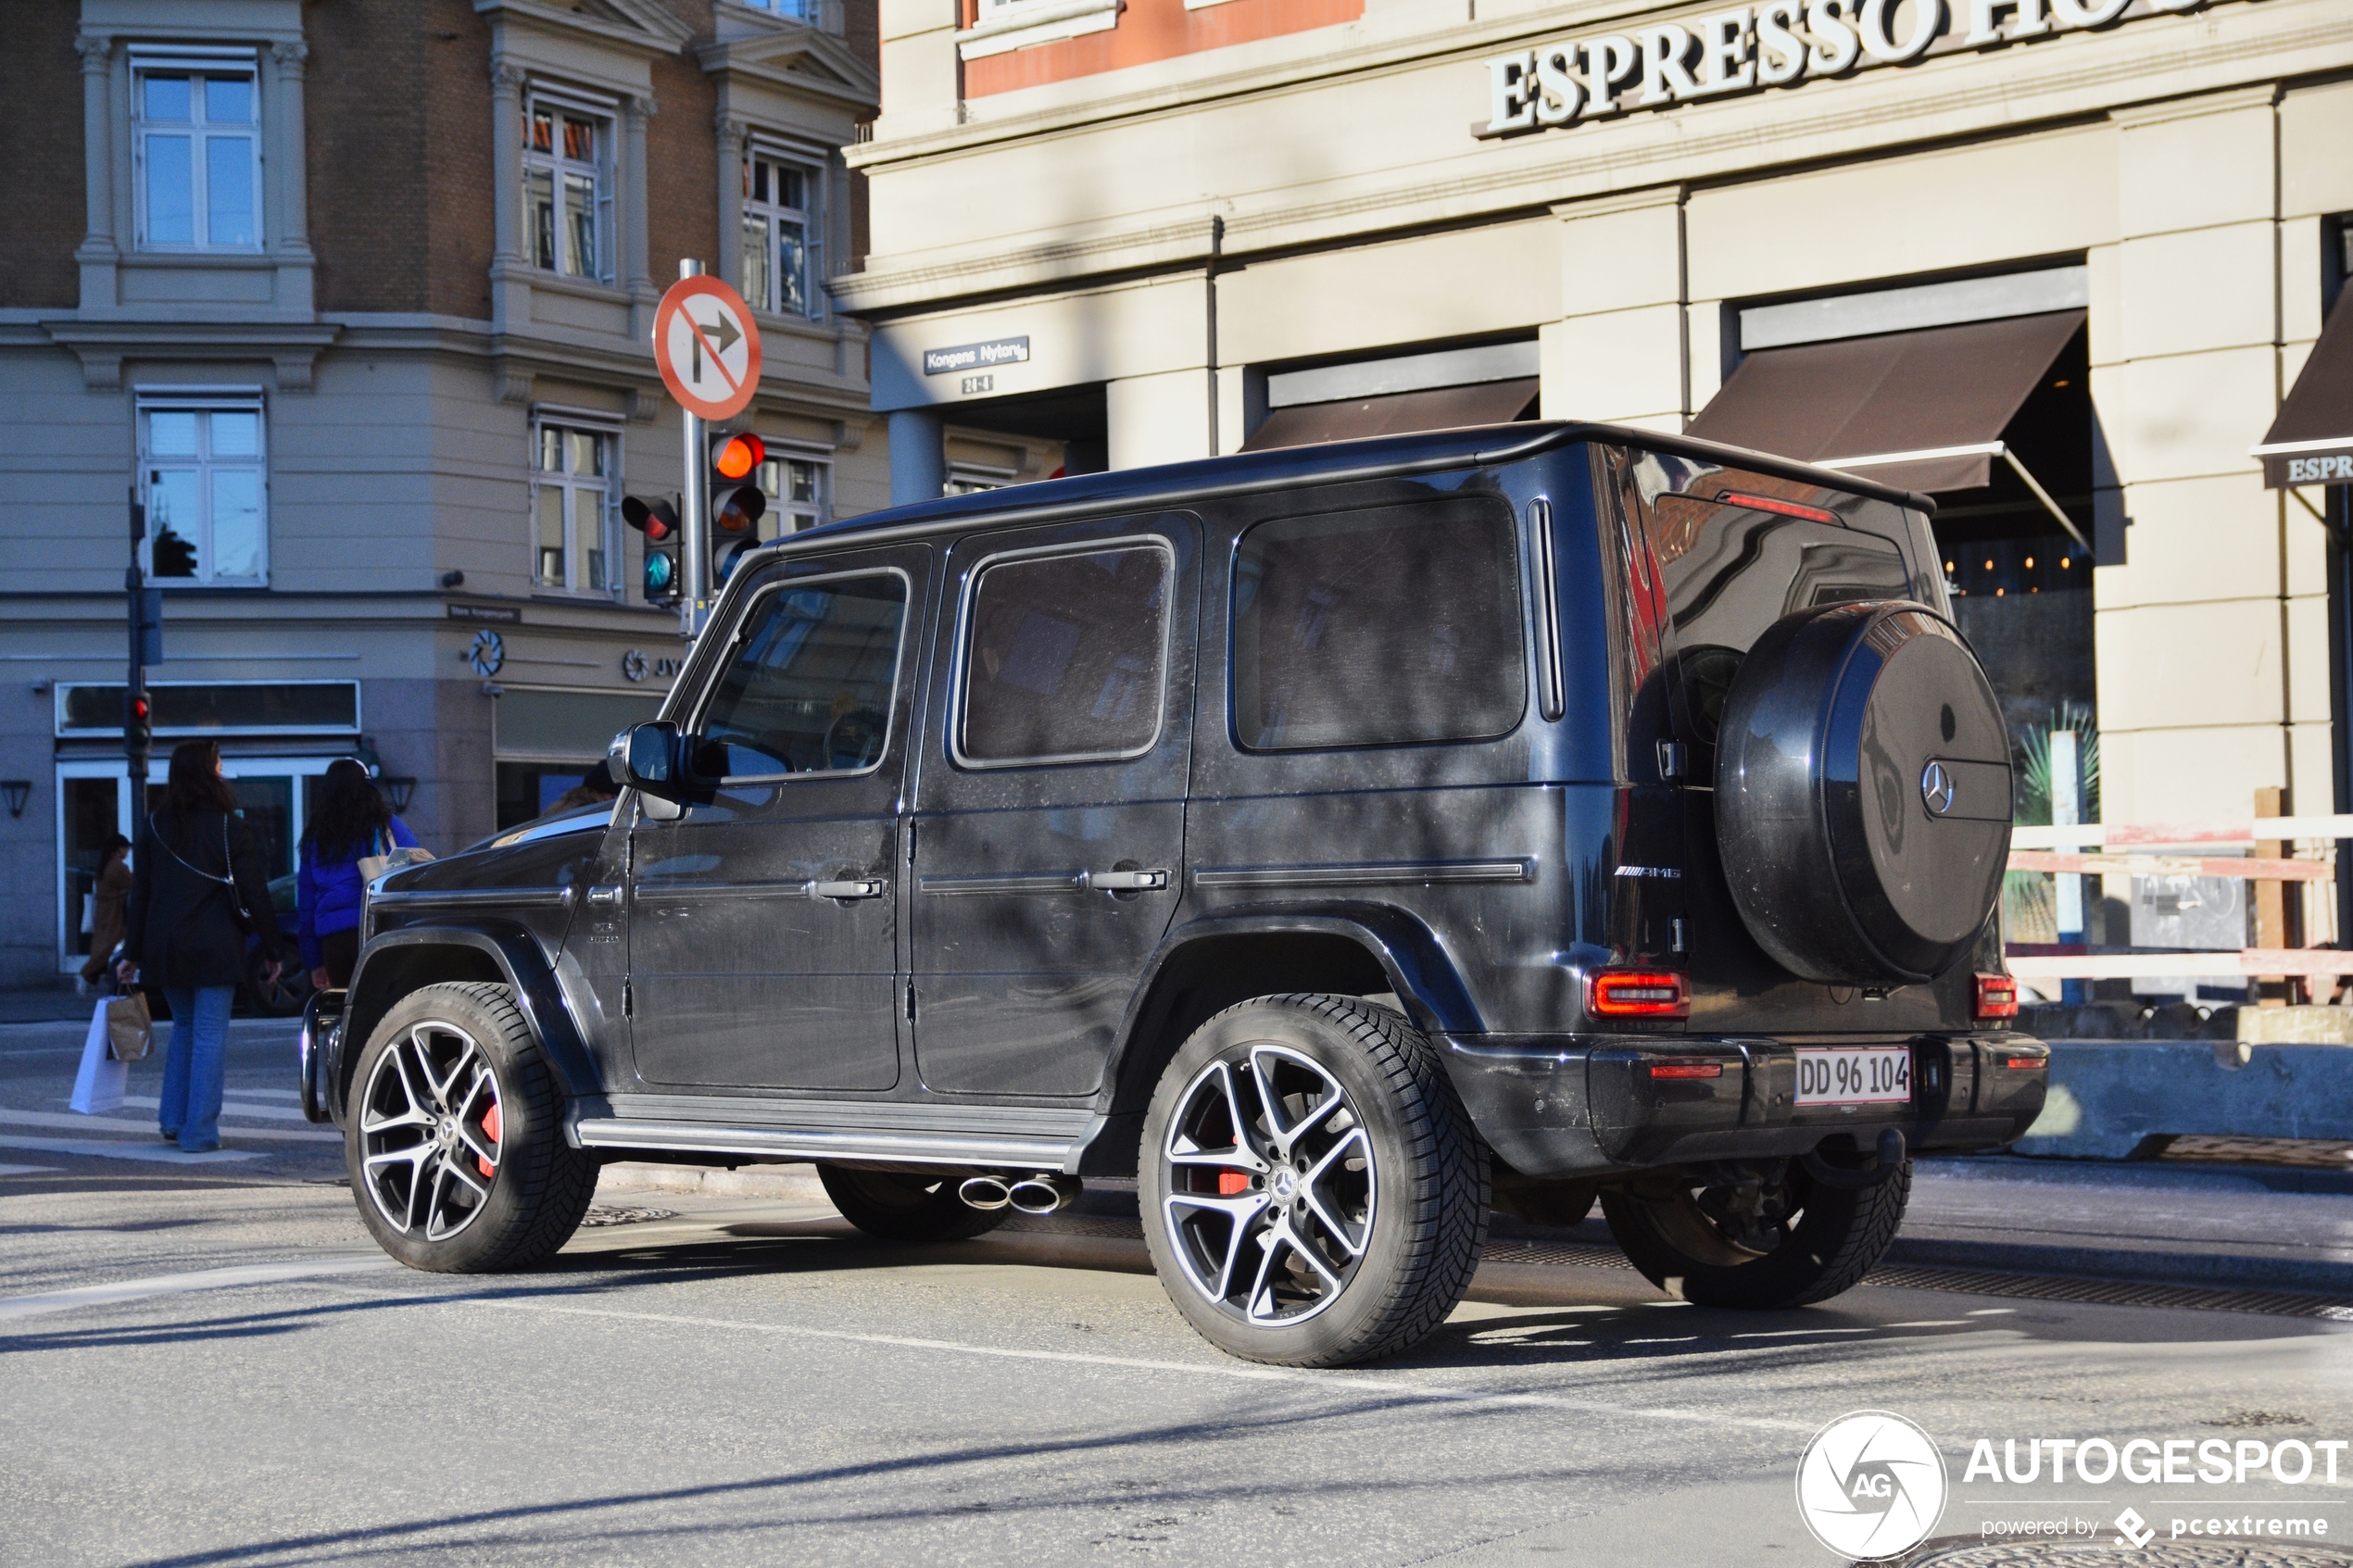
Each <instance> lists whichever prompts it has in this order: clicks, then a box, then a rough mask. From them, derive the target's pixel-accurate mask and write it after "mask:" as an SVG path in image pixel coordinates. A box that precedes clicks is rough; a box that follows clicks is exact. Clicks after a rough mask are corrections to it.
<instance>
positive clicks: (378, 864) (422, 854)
mask: <svg viewBox="0 0 2353 1568" xmlns="http://www.w3.org/2000/svg"><path fill="white" fill-rule="evenodd" d="M373 847H374V849H375V853H374V854H372V855H362V856H360V857H359V885H360V886H362V887H365V886H367V885H368V884H370V883H371V882H373V881H375V880H376V878H378V877H380V876H382V875H384V872H396V871H398V870H400V869H401V868H402V867H404V866H421V865H423V864H424V863H425V862H426V861H427V860H430V859H433V851H432V850H430V849H420V848H417V847H414V846H411V845H406V844H394V843H392V842H391V835H390V834H387V833H386V832H385V831H384V829H382V828H378V829H377V830H376V841H375V844H374V846H373Z"/></svg>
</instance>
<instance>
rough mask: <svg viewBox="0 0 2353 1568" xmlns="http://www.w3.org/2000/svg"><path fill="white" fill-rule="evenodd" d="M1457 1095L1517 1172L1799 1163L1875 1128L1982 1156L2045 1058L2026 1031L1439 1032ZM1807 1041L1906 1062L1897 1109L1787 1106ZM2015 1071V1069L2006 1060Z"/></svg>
mask: <svg viewBox="0 0 2353 1568" xmlns="http://www.w3.org/2000/svg"><path fill="white" fill-rule="evenodd" d="M1438 1040H1439V1044H1440V1047H1441V1049H1443V1050H1444V1051H1445V1053H1446V1066H1447V1071H1448V1073H1449V1075H1450V1076H1451V1077H1452V1078H1453V1082H1454V1088H1455V1091H1456V1092H1457V1093H1458V1094H1459V1095H1461V1097H1462V1099H1463V1104H1464V1106H1465V1108H1466V1109H1467V1110H1469V1112H1470V1116H1471V1121H1472V1123H1474V1124H1475V1125H1476V1126H1477V1127H1478V1131H1479V1135H1481V1136H1482V1137H1484V1138H1485V1139H1486V1140H1487V1142H1488V1145H1489V1147H1490V1148H1493V1149H1494V1151H1495V1153H1496V1154H1497V1155H1498V1156H1499V1157H1500V1158H1501V1159H1502V1160H1504V1163H1505V1164H1507V1165H1509V1166H1511V1167H1512V1169H1514V1170H1515V1171H1517V1172H1519V1173H1521V1174H1523V1175H1529V1176H1590V1175H1595V1174H1606V1173H1611V1172H1615V1171H1636V1170H1644V1169H1648V1168H1651V1167H1655V1166H1660V1165H1675V1164H1681V1163H1685V1162H1688V1161H1693V1160H1769V1159H1777V1158H1782V1157H1786V1156H1792V1155H1798V1154H1804V1153H1806V1152H1807V1151H1808V1150H1810V1149H1812V1148H1815V1147H1816V1146H1817V1145H1818V1144H1820V1143H1821V1142H1822V1140H1823V1139H1825V1138H1828V1137H1831V1136H1834V1135H1839V1134H1853V1135H1856V1145H1857V1147H1858V1148H1864V1149H1869V1148H1870V1147H1871V1144H1872V1142H1873V1141H1874V1140H1875V1139H1876V1138H1877V1136H1878V1135H1879V1131H1880V1129H1881V1128H1882V1127H1894V1128H1897V1129H1898V1130H1900V1131H1901V1132H1902V1133H1903V1134H1904V1136H1905V1140H1906V1142H1907V1143H1908V1144H1909V1145H1910V1146H1911V1147H1912V1148H1918V1149H1942V1150H1950V1151H1955V1152H1959V1151H1963V1150H1969V1149H1982V1148H1999V1147H2001V1146H2002V1145H2005V1144H2008V1143H2012V1142H2015V1141H2016V1140H2017V1139H2018V1138H2020V1137H2021V1136H2023V1135H2025V1132H2026V1129H2027V1128H2028V1127H2030V1126H2032V1124H2033V1122H2034V1119H2035V1117H2036V1116H2038V1115H2040V1114H2041V1113H2042V1110H2043V1096H2044V1091H2045V1086H2046V1085H2047V1084H2048V1082H2049V1079H2050V1053H2049V1051H2048V1050H2047V1049H2046V1048H2045V1047H2044V1046H2043V1044H2042V1043H2041V1042H2040V1041H2038V1040H2034V1039H2032V1038H2029V1037H2028V1036H2026V1035H2014V1034H2010V1033H2007V1032H2004V1033H2001V1034H1988V1035H1920V1036H1916V1037H1914V1038H1911V1039H1908V1040H1870V1039H1847V1038H1840V1039H1836V1040H1831V1039H1822V1040H1818V1041H1815V1040H1807V1041H1802V1042H1800V1041H1788V1040H1775V1039H1768V1038H1752V1037H1727V1036H1694V1035H1672V1036H1670V1035H1640V1036H1629V1035H1516V1036H1515V1035H1441V1036H1438ZM1800 1044H1806V1045H1816V1044H1818V1045H1840V1046H1866V1045H1902V1046H1904V1047H1907V1048H1908V1049H1909V1050H1910V1051H1911V1053H1912V1098H1911V1101H1910V1103H1909V1104H1907V1105H1875V1106H1806V1107H1802V1108H1801V1107H1799V1106H1797V1105H1796V1104H1794V1103H1793V1102H1794V1100H1795V1090H1796V1084H1797V1051H1796V1047H1797V1046H1798V1045H1800ZM1654 1064H1667V1065H1675V1066H1682V1067H1687V1068H1688V1067H1693V1066H1697V1067H1700V1068H1701V1069H1702V1070H1704V1069H1705V1066H1707V1065H1710V1064H1712V1065H1714V1066H1716V1067H1717V1068H1718V1069H1719V1071H1718V1074H1717V1075H1716V1076H1714V1077H1672V1078H1659V1077H1654V1076H1653V1075H1652V1073H1651V1069H1652V1067H1653V1065H1654ZM2013 1064H2015V1065H2013Z"/></svg>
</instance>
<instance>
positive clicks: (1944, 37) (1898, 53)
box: [1471, 0, 2207, 138]
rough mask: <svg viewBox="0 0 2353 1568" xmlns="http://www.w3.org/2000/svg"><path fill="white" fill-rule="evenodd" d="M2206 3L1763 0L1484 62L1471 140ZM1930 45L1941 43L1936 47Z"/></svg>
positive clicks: (2181, 0)
mask: <svg viewBox="0 0 2353 1568" xmlns="http://www.w3.org/2000/svg"><path fill="white" fill-rule="evenodd" d="M2206 3H2207V0H1952V3H1951V4H1950V5H1949V6H1948V5H1947V3H1946V0H1765V3H1764V4H1763V5H1761V6H1733V7H1731V8H1730V9H1729V10H1723V11H1718V12H1716V13H1714V14H1712V15H1709V16H1704V17H1698V18H1687V19H1685V20H1684V21H1680V22H1662V23H1660V24H1658V25H1657V26H1655V27H1645V28H1629V30H1627V31H1625V32H1618V33H1608V34H1604V35H1603V36H1601V37H1598V38H1584V39H1579V40H1578V41H1576V42H1575V43H1568V44H1543V45H1541V46H1540V47H1537V48H1533V49H1522V50H1520V51H1519V52H1518V53H1517V54H1513V55H1498V56H1494V57H1493V58H1491V59H1490V60H1489V61H1488V62H1487V71H1488V85H1489V89H1490V92H1491V112H1490V114H1489V116H1488V120H1487V123H1486V124H1485V125H1480V126H1474V127H1472V130H1471V134H1472V135H1474V136H1478V137H1482V138H1485V137H1496V136H1518V135H1524V134H1526V133H1528V132H1534V131H1551V130H1556V129H1558V128H1560V127H1563V126H1567V125H1574V124H1576V123H1578V122H1579V121H1580V120H1588V119H1605V118H1607V117H1608V116H1611V115H1615V114H1621V113H1624V112H1626V111H1627V110H1629V109H1660V108H1668V107H1673V106H1675V105H1677V104H1683V103H1690V102H1692V101H1694V100H1698V99H1704V98H1715V97H1722V96H1725V95H1727V94H1734V93H1751V92H1755V91H1757V90H1758V89H1761V88H1766V87H1784V86H1788V85H1791V84H1792V83H1794V82H1801V81H1803V80H1805V79H1806V78H1808V77H1818V76H1819V77H1837V76H1843V75H1845V74H1846V73H1847V72H1849V71H1851V70H1855V69H1858V68H1860V67H1865V66H1870V65H1889V66H1894V65H1903V64H1905V63H1906V61H1910V60H1916V59H1919V57H1920V56H1923V55H1927V54H1929V53H1931V51H1933V52H1935V53H1937V54H1944V53H1946V52H1949V51H1955V50H1963V49H1993V48H1999V47H2002V46H2004V45H2007V44H2018V43H2023V42H2025V41H2026V40H2028V39H2031V38H2046V37H2050V36H2053V35H2055V34H2057V33H2062V32H2075V31H2082V30H2084V29H2087V28H2097V27H2106V26H2108V24H2110V23H2112V22H2116V21H2120V20H2122V19H2126V18H2127V16H2128V15H2130V16H2150V15H2157V14H2159V13H2163V12H2174V13H2180V12H2184V11H2195V10H2196V9H2198V8H2199V7H2200V6H2204V5H2205V4H2206ZM1940 45H1941V46H1940Z"/></svg>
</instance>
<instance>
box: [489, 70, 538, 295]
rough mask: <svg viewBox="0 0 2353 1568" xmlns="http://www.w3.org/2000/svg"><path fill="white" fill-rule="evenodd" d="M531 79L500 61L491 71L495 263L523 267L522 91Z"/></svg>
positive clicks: (491, 175) (491, 157)
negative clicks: (501, 262)
mask: <svg viewBox="0 0 2353 1568" xmlns="http://www.w3.org/2000/svg"><path fill="white" fill-rule="evenodd" d="M528 80H529V78H528V76H527V75H526V73H525V72H524V70H523V69H522V67H521V66H513V65H508V64H506V63H505V62H503V61H501V62H500V63H498V64H497V65H495V66H493V67H491V69H490V114H491V135H490V146H491V154H490V162H491V171H490V178H491V183H492V184H493V185H494V186H495V187H496V191H497V196H496V199H495V200H494V201H493V202H492V204H491V207H492V211H493V212H494V213H495V214H496V218H495V222H496V225H497V227H496V229H495V231H494V237H495V243H496V244H497V250H496V251H495V252H494V253H493V259H494V260H495V261H503V262H510V263H514V264H517V265H520V264H521V263H522V258H523V250H522V247H523V238H522V88H523V83H524V82H526V81H528Z"/></svg>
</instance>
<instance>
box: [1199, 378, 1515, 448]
mask: <svg viewBox="0 0 2353 1568" xmlns="http://www.w3.org/2000/svg"><path fill="white" fill-rule="evenodd" d="M1536 384H1537V383H1536V378H1535V377H1533V376H1530V377H1529V378H1527V379H1526V380H1524V381H1491V382H1481V383H1478V385H1476V386H1442V387H1438V388H1435V389H1433V390H1431V391H1428V392H1392V393H1389V394H1386V395H1382V396H1379V397H1352V398H1349V399H1347V400H1346V401H1344V402H1340V403H1299V404H1294V405H1293V406H1292V407H1290V408H1277V409H1276V410H1275V411H1274V412H1273V413H1271V414H1269V415H1267V416H1266V422H1265V423H1264V424H1262V425H1260V426H1259V427H1258V428H1257V429H1256V430H1254V431H1252V432H1251V433H1250V439H1249V440H1247V441H1245V442H1243V443H1242V450H1243V451H1245V452H1266V451H1271V450H1273V449H1274V448H1276V447H1277V446H1313V445H1315V444H1316V443H1317V442H1321V441H1353V440H1356V439H1357V438H1358V437H1360V436H1366V435H1411V434H1414V433H1416V432H1418V431H1425V430H1462V429H1465V428H1466V427H1469V426H1472V425H1500V424H1509V423H1510V422H1511V421H1512V420H1516V419H1518V418H1519V417H1520V416H1521V415H1522V414H1524V413H1526V412H1527V411H1528V408H1529V405H1530V404H1532V403H1534V402H1535V401H1536Z"/></svg>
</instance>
